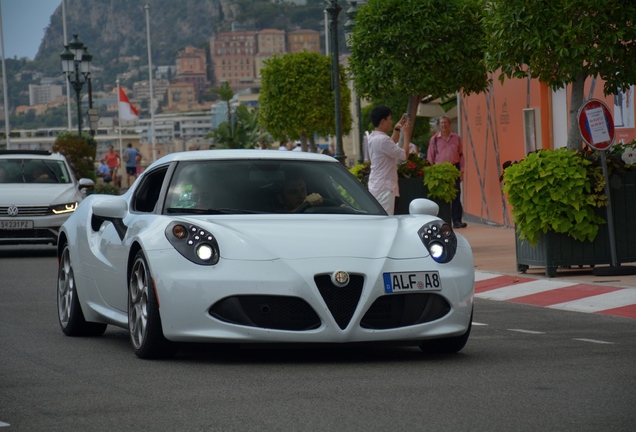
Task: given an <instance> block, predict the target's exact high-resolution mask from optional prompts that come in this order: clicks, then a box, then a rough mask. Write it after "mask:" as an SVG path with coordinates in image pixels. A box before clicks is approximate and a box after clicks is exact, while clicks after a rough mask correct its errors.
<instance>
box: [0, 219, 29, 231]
mask: <svg viewBox="0 0 636 432" xmlns="http://www.w3.org/2000/svg"><path fill="white" fill-rule="evenodd" d="M0 229H5V230H21V229H33V221H30V220H10V221H0Z"/></svg>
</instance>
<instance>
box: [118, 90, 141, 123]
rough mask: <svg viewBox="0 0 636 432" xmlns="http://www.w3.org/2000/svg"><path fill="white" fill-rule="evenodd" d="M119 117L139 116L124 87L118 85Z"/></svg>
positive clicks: (127, 118)
mask: <svg viewBox="0 0 636 432" xmlns="http://www.w3.org/2000/svg"><path fill="white" fill-rule="evenodd" d="M119 118H120V119H122V120H134V119H136V118H139V112H138V111H137V108H135V107H134V106H132V105H131V103H130V101H129V100H128V97H127V96H126V93H124V89H123V88H121V87H119Z"/></svg>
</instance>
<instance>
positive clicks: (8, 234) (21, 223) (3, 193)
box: [0, 150, 94, 245]
mask: <svg viewBox="0 0 636 432" xmlns="http://www.w3.org/2000/svg"><path fill="white" fill-rule="evenodd" d="M92 186H94V182H93V181H92V180H91V179H87V178H84V179H80V180H79V181H78V180H76V179H75V176H74V175H73V171H72V170H71V168H70V166H69V164H68V161H67V160H66V158H65V157H64V156H63V155H61V154H59V153H51V152H49V151H45V150H3V151H0V245H7V244H53V245H55V244H57V234H58V231H59V228H60V227H61V226H62V224H63V223H64V222H65V221H66V219H68V217H69V216H70V215H71V214H72V213H73V212H74V211H75V209H76V208H77V206H78V205H79V203H80V201H82V198H83V197H84V196H85V194H86V191H85V189H86V188H91V187H92Z"/></svg>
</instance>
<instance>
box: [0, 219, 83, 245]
mask: <svg viewBox="0 0 636 432" xmlns="http://www.w3.org/2000/svg"><path fill="white" fill-rule="evenodd" d="M71 214H72V213H67V214H63V215H50V216H21V215H20V216H19V217H15V218H10V217H0V221H7V222H12V221H15V220H18V219H19V220H25V221H31V222H32V224H33V228H29V229H2V228H0V245H15V244H53V245H55V244H57V236H58V234H59V231H60V227H61V226H62V224H63V223H64V222H66V220H67V219H68V218H69V217H70V215H71Z"/></svg>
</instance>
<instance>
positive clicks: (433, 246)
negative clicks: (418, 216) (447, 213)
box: [417, 222, 457, 264]
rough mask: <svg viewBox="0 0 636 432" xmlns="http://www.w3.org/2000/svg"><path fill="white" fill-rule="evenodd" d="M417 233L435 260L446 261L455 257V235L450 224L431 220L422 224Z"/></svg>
mask: <svg viewBox="0 0 636 432" xmlns="http://www.w3.org/2000/svg"><path fill="white" fill-rule="evenodd" d="M417 235H418V236H419V237H420V240H422V243H423V244H424V246H426V249H428V252H429V254H430V255H431V258H433V259H434V260H435V261H436V262H438V263H441V264H443V263H447V262H450V261H451V260H452V259H453V257H455V253H456V252H457V236H456V235H455V232H454V231H453V229H452V228H451V226H450V225H448V224H445V223H440V222H431V223H428V224H426V225H424V226H422V228H420V229H419V231H418V232H417Z"/></svg>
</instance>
